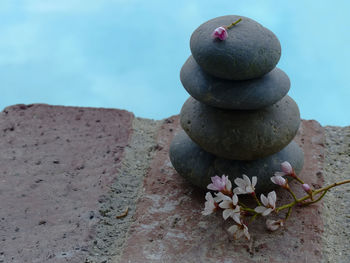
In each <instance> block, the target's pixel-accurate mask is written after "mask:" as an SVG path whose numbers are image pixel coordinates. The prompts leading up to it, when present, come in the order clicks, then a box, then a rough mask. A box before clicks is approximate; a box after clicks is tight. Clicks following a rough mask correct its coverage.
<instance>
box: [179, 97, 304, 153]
mask: <svg viewBox="0 0 350 263" xmlns="http://www.w3.org/2000/svg"><path fill="white" fill-rule="evenodd" d="M180 123H181V126H182V128H183V129H184V130H185V132H186V133H187V134H188V135H189V136H190V137H191V139H192V140H193V141H194V142H196V143H197V144H198V145H199V146H200V147H202V148H203V149H204V150H206V151H207V152H210V153H212V154H215V155H217V156H220V157H223V158H227V159H232V160H254V159H258V158H262V157H265V156H268V155H271V154H274V153H276V152H279V151H280V150H282V149H283V148H284V147H285V146H287V144H289V143H290V142H291V140H292V139H293V138H294V136H295V135H296V133H297V131H298V128H299V125H300V114H299V109H298V106H297V104H296V103H295V102H294V100H292V98H290V97H289V96H286V97H284V98H283V99H281V100H280V101H279V102H277V103H275V104H273V105H271V106H269V107H266V108H262V109H259V110H223V109H218V108H214V107H211V106H208V105H205V104H203V103H201V102H199V101H197V100H195V99H193V98H192V97H190V98H189V99H188V100H187V101H186V102H185V104H184V105H183V107H182V109H181V113H180Z"/></svg>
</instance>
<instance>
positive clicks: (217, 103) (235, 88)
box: [180, 56, 290, 110]
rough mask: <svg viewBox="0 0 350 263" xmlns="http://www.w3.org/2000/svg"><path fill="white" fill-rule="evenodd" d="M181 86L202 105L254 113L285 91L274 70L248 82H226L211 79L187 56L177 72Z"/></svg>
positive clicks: (279, 74) (285, 84) (278, 72)
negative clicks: (178, 72) (252, 111)
mask: <svg viewBox="0 0 350 263" xmlns="http://www.w3.org/2000/svg"><path fill="white" fill-rule="evenodd" d="M180 79H181V82H182V85H183V86H184V88H185V89H186V90H187V92H188V93H189V94H190V95H191V96H192V97H194V98H195V99H197V100H199V101H200V102H202V103H205V104H208V105H210V106H213V107H218V108H223V109H234V110H254V109H259V108H263V107H266V106H269V105H271V104H274V103H276V102H277V101H279V100H280V99H282V98H283V97H284V96H285V95H286V94H287V93H288V91H289V88H290V81H289V78H288V76H287V74H286V73H284V72H283V71H282V70H280V69H278V68H274V69H273V70H272V71H271V72H269V73H267V74H266V75H264V76H262V77H260V78H255V79H251V80H226V79H220V78H216V77H213V76H211V75H209V74H207V73H206V72H204V70H202V68H201V67H200V66H199V65H198V64H197V62H196V61H195V60H194V58H193V57H192V56H190V57H189V58H188V59H187V61H186V63H185V64H184V65H183V67H182V69H181V72H180Z"/></svg>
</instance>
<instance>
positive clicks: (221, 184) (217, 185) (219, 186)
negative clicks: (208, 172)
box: [207, 175, 232, 191]
mask: <svg viewBox="0 0 350 263" xmlns="http://www.w3.org/2000/svg"><path fill="white" fill-rule="evenodd" d="M211 181H212V183H211V184H209V185H208V186H207V188H208V189H209V190H213V191H231V189H232V183H231V181H230V180H229V179H228V176H225V175H222V176H221V178H220V177H219V176H217V175H216V176H214V177H212V178H211Z"/></svg>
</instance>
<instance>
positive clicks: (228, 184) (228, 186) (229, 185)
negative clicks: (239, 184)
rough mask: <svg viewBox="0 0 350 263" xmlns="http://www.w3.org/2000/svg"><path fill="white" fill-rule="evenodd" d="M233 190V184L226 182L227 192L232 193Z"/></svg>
mask: <svg viewBox="0 0 350 263" xmlns="http://www.w3.org/2000/svg"><path fill="white" fill-rule="evenodd" d="M231 189H232V183H231V181H230V180H227V182H226V190H227V191H231Z"/></svg>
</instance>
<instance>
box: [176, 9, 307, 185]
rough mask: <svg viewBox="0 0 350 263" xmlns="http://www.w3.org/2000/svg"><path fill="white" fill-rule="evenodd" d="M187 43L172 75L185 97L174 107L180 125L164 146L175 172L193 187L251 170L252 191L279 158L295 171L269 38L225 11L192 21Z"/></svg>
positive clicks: (299, 156) (291, 112) (291, 132)
mask: <svg viewBox="0 0 350 263" xmlns="http://www.w3.org/2000/svg"><path fill="white" fill-rule="evenodd" d="M239 18H242V21H241V22H239V23H238V24H236V25H235V26H234V27H232V28H231V29H228V30H227V31H228V36H227V38H226V39H225V40H219V39H213V38H212V32H213V31H214V30H215V29H216V28H218V27H220V26H226V25H230V24H231V23H232V22H234V21H236V20H238V19H239ZM190 47H191V52H192V56H190V57H189V58H188V60H187V61H186V62H185V64H184V65H183V67H182V69H181V74H180V78H181V82H182V84H183V86H184V87H185V89H186V90H187V92H188V93H189V94H190V95H191V97H190V98H189V99H188V100H187V101H186V102H185V104H184V105H183V107H182V110H181V113H180V123H181V126H182V128H183V129H184V131H181V132H180V133H178V134H177V135H176V136H175V137H174V139H173V141H172V144H171V146H170V160H171V162H172V164H173V166H174V168H175V169H176V171H177V172H178V173H179V174H180V175H182V176H183V177H185V178H186V179H188V180H189V181H190V182H191V183H193V184H194V185H197V186H199V187H201V188H206V186H207V185H208V184H209V183H210V182H211V179H210V178H211V177H212V176H215V175H219V176H221V175H223V174H224V175H228V176H229V178H230V179H231V181H233V180H234V179H235V178H237V177H241V176H242V174H246V175H248V177H250V178H251V177H252V176H257V177H258V184H257V185H256V191H257V192H266V191H270V190H271V189H273V188H274V187H275V186H274V185H273V184H272V182H271V180H270V177H271V176H273V174H274V172H275V171H279V170H280V164H281V163H282V162H284V161H288V162H289V163H291V165H292V166H293V168H294V170H295V172H296V173H297V174H298V173H300V171H301V169H302V167H303V160H304V155H303V152H302V150H301V149H300V148H299V146H298V145H297V144H296V143H295V142H293V141H292V140H293V138H294V137H295V135H296V133H297V131H298V128H299V125H300V114H299V109H298V106H297V104H296V103H295V102H294V100H293V99H292V98H290V97H289V96H287V93H288V91H289V88H290V81H289V78H288V76H287V75H286V74H285V73H284V72H283V71H282V70H281V69H279V68H276V67H275V66H276V64H277V63H278V61H279V59H280V56H281V46H280V43H279V40H278V39H277V37H276V36H275V35H274V34H273V33H272V32H271V31H270V30H268V29H267V28H265V27H263V26H261V25H260V24H259V23H257V22H256V21H254V20H252V19H249V18H246V17H241V16H234V15H230V16H223V17H217V18H214V19H212V20H209V21H208V22H206V23H204V24H202V25H201V26H199V27H198V28H197V29H196V30H195V31H194V33H193V34H192V36H191V41H190Z"/></svg>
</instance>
